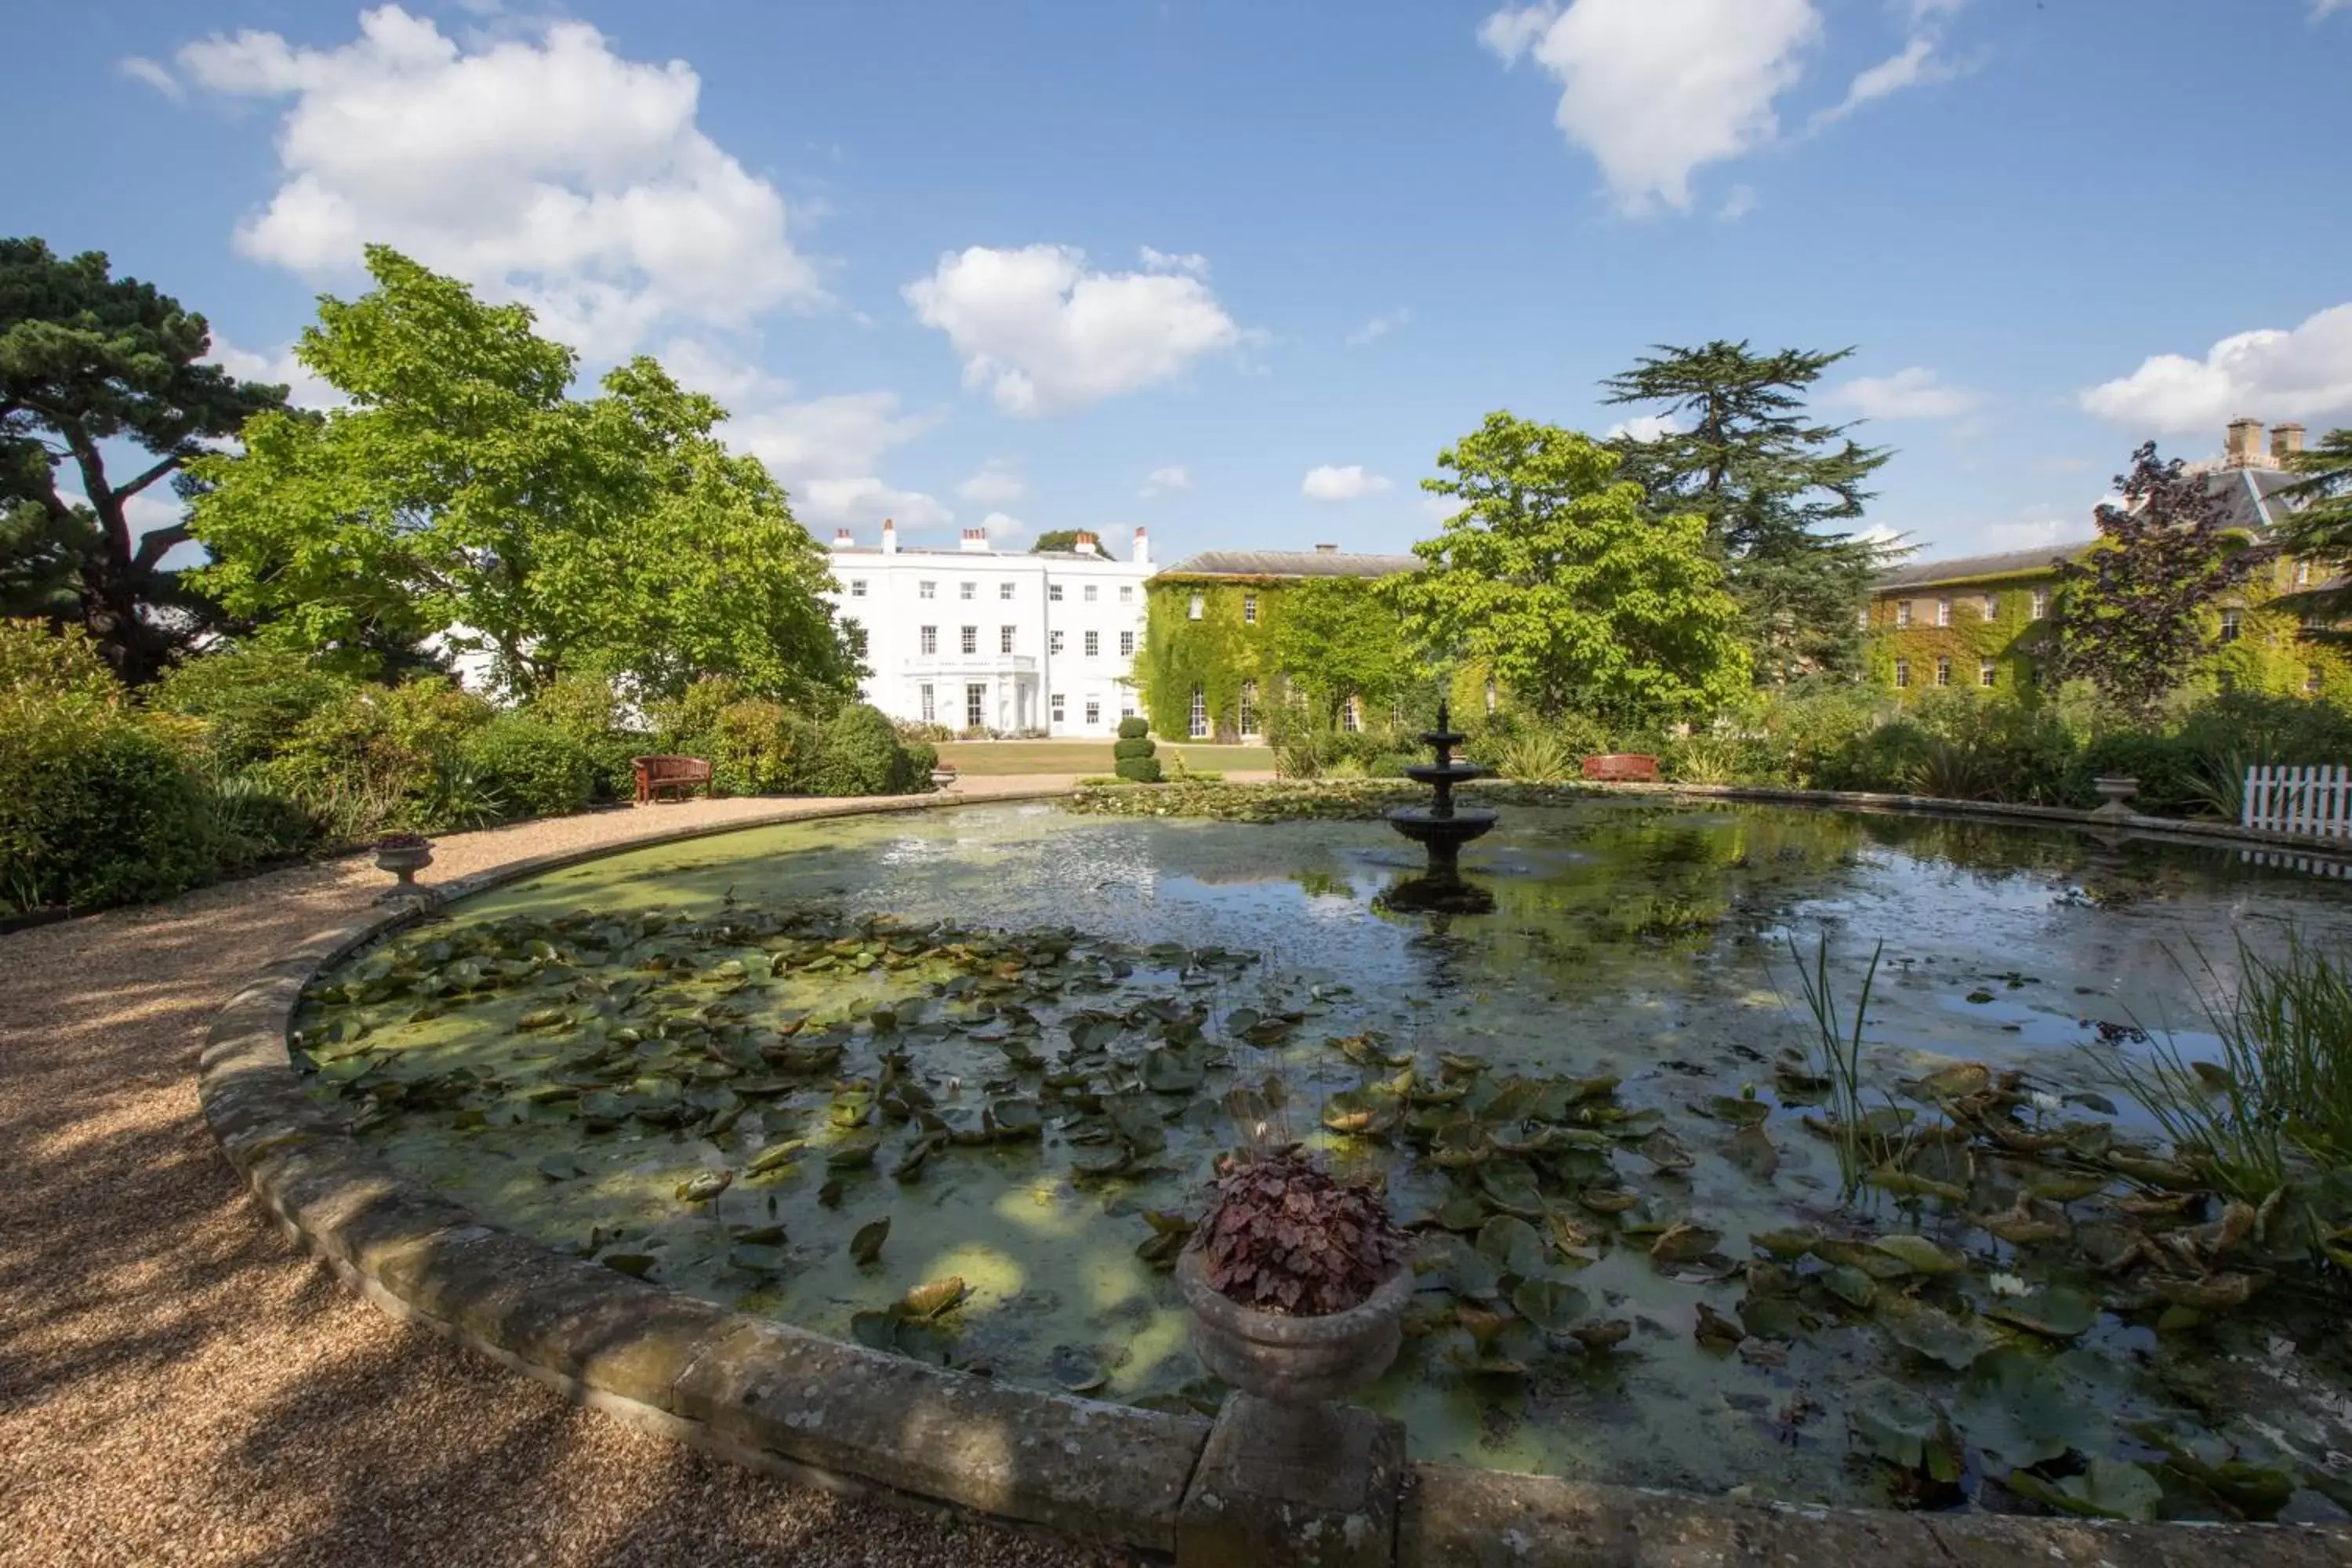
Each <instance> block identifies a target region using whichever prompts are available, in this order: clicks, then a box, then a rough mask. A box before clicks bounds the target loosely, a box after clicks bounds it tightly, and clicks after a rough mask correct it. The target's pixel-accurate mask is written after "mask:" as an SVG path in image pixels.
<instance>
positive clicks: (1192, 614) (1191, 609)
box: [1184, 594, 1209, 621]
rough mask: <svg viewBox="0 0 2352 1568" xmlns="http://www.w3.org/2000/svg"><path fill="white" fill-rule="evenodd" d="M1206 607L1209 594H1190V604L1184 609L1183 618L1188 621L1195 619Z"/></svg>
mask: <svg viewBox="0 0 2352 1568" xmlns="http://www.w3.org/2000/svg"><path fill="white" fill-rule="evenodd" d="M1208 607H1209V596H1208V595H1206V594H1195V595H1192V604H1191V605H1189V606H1187V607H1186V609H1185V611H1184V618H1185V619H1186V620H1188V621H1197V620H1199V619H1200V618H1201V616H1202V614H1203V613H1204V612H1205V611H1206V610H1207V609H1208Z"/></svg>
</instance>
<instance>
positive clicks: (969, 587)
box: [956, 577, 980, 599]
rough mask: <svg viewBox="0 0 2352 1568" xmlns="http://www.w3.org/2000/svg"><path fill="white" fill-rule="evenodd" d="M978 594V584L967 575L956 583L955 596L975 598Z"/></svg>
mask: <svg viewBox="0 0 2352 1568" xmlns="http://www.w3.org/2000/svg"><path fill="white" fill-rule="evenodd" d="M979 595H980V584H977V583H975V582H973V581H972V580H971V578H969V577H967V578H965V579H964V580H963V581H962V582H961V583H959V584H956V597H957V598H959V599H971V598H977V597H978V596H979Z"/></svg>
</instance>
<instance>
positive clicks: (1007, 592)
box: [996, 578, 1013, 599]
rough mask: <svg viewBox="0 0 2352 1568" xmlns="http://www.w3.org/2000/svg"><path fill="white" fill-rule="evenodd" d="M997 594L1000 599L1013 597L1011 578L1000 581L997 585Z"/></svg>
mask: <svg viewBox="0 0 2352 1568" xmlns="http://www.w3.org/2000/svg"><path fill="white" fill-rule="evenodd" d="M996 596H997V597H998V598H1000V599H1009V598H1011V597H1013V582H1012V580H1011V579H1010V578H1007V579H1006V580H1005V581H1003V582H1002V583H999V584H997V585H996Z"/></svg>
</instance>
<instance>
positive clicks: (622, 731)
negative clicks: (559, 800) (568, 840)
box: [523, 675, 655, 800]
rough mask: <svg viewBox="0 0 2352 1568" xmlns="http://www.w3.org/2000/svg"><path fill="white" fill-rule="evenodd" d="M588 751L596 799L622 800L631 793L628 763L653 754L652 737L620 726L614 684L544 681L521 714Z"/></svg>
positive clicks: (595, 679)
mask: <svg viewBox="0 0 2352 1568" xmlns="http://www.w3.org/2000/svg"><path fill="white" fill-rule="evenodd" d="M523 711H524V712H526V713H528V714H530V716H531V717H533V718H535V719H541V720H544V721H546V722H548V723H550V724H552V725H554V726H555V727H556V728H557V729H559V730H561V731H563V732H564V733H565V734H567V735H570V736H572V738H573V739H574V740H576V741H578V742H580V743H581V745H583V746H584V747H585V748H587V752H588V756H589V760H590V762H591V763H593V766H594V768H595V797H594V798H596V799H598V800H626V799H628V798H629V796H630V795H632V794H634V793H635V789H636V775H635V770H634V769H632V768H631V767H630V765H629V759H630V758H632V757H635V756H641V755H643V754H645V753H646V752H650V751H652V750H654V747H655V737H653V736H652V735H650V734H647V733H646V732H644V731H639V730H634V729H631V728H630V727H629V726H628V725H627V724H626V723H625V722H624V715H623V712H622V705H621V701H620V699H619V698H618V697H616V696H615V695H614V691H613V684H612V682H611V681H609V680H607V679H604V677H602V676H597V675H567V676H563V677H561V678H559V679H555V680H551V681H550V682H548V683H547V684H546V685H544V686H542V687H541V688H540V689H539V690H538V691H537V692H536V693H534V694H533V695H532V697H531V700H530V701H529V702H528V703H526V704H525V705H524V707H523Z"/></svg>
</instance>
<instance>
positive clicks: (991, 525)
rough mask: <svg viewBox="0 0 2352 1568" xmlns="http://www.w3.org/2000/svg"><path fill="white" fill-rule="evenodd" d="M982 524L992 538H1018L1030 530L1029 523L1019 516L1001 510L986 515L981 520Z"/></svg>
mask: <svg viewBox="0 0 2352 1568" xmlns="http://www.w3.org/2000/svg"><path fill="white" fill-rule="evenodd" d="M980 526H981V527H982V530H984V531H986V532H987V534H988V537H989V538H990V539H992V540H998V539H1018V538H1019V537H1021V535H1023V534H1024V533H1026V532H1028V531H1029V525H1028V524H1027V523H1025V522H1024V521H1021V520H1020V519H1019V518H1017V517H1008V516H1006V515H1005V514H1004V513H1003V512H1001V511H992V512H990V513H989V514H988V515H987V516H986V517H983V518H982V519H981V520H980Z"/></svg>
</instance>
